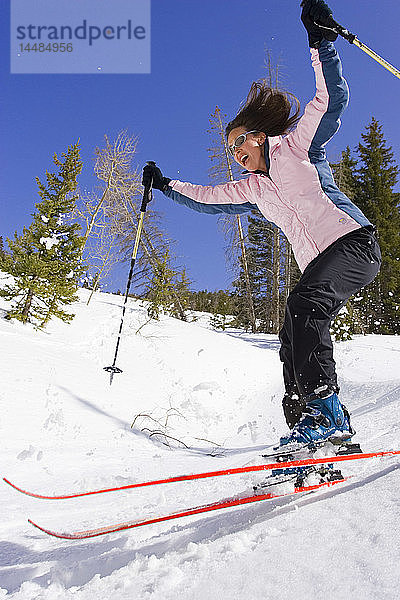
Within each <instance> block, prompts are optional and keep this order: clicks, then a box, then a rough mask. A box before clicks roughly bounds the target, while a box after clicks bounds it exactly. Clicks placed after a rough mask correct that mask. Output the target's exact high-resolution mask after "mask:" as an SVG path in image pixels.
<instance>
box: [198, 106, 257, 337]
mask: <svg viewBox="0 0 400 600" xmlns="http://www.w3.org/2000/svg"><path fill="white" fill-rule="evenodd" d="M224 117H225V115H222V114H221V110H220V108H219V107H218V106H216V107H215V111H214V112H213V113H212V115H211V117H210V126H211V128H210V133H211V134H213V135H214V138H215V139H214V144H215V145H214V147H213V148H210V149H209V153H210V159H211V161H214V163H215V164H214V165H213V166H212V167H211V168H210V176H211V178H212V179H214V180H217V181H218V183H221V181H224V182H225V181H234V180H235V175H234V169H235V168H237V167H236V165H235V163H234V162H233V161H232V159H231V156H230V153H229V149H228V144H227V141H226V137H225V126H224V123H223V118H224ZM237 175H238V174H237ZM220 223H221V224H222V228H223V231H224V234H225V239H227V240H228V260H230V262H231V264H232V263H233V264H234V265H235V267H236V270H237V265H238V257H239V255H240V256H241V265H242V268H243V271H244V275H245V285H246V298H247V307H248V313H249V321H250V325H251V330H252V332H253V333H255V331H256V330H257V325H256V316H255V312H254V303H253V298H252V294H251V286H250V278H249V269H248V261H247V256H246V245H245V236H244V232H243V226H242V221H241V218H240V215H235V216H234V217H231V216H228V215H224V216H223V217H220Z"/></svg>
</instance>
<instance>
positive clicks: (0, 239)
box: [0, 235, 6, 269]
mask: <svg viewBox="0 0 400 600" xmlns="http://www.w3.org/2000/svg"><path fill="white" fill-rule="evenodd" d="M5 255H6V253H5V252H4V244H3V236H2V235H0V269H1V264H2V263H1V261H2V260H4V258H5Z"/></svg>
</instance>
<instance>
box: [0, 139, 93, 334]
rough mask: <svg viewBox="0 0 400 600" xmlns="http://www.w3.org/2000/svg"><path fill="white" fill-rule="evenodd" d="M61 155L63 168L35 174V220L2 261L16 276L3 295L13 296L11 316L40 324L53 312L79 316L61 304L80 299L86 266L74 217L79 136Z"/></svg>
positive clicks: (10, 242)
mask: <svg viewBox="0 0 400 600" xmlns="http://www.w3.org/2000/svg"><path fill="white" fill-rule="evenodd" d="M62 157H63V158H64V161H63V160H60V159H59V158H58V157H57V155H56V154H55V155H54V158H53V162H54V164H55V165H56V167H58V173H49V172H47V171H46V184H44V183H42V182H41V181H40V180H39V178H37V179H36V181H37V184H38V187H39V192H38V193H39V196H40V197H41V199H42V200H41V202H39V203H37V204H36V212H35V213H34V214H33V222H32V223H31V225H30V226H29V227H24V229H23V232H22V234H21V235H18V234H17V233H15V236H14V239H13V240H10V239H9V240H8V245H9V247H10V251H11V253H10V254H9V255H7V256H6V258H5V260H4V261H3V263H4V267H5V270H6V271H7V272H8V273H10V274H11V275H12V276H13V277H14V281H13V283H12V284H8V285H6V286H5V288H4V289H2V290H0V295H1V296H2V297H4V298H6V299H7V300H11V301H13V307H12V308H11V309H10V310H9V312H8V314H7V317H8V318H16V319H18V320H20V321H22V322H23V323H26V322H32V323H34V324H35V325H36V326H38V327H39V328H43V327H45V325H46V324H47V322H48V321H49V320H50V319H51V318H52V317H53V316H56V317H59V318H60V319H62V320H63V321H66V322H68V321H70V320H71V319H72V318H73V317H74V315H72V314H70V313H67V312H65V311H64V310H62V308H61V307H62V306H63V305H68V304H71V303H72V302H75V301H76V300H77V299H78V297H77V296H76V291H77V280H78V278H79V276H80V274H81V272H82V269H81V264H80V256H81V248H82V237H80V236H79V234H78V232H79V230H80V226H79V225H77V224H73V223H71V220H70V216H71V214H72V212H73V210H74V208H75V201H76V195H75V191H76V187H77V176H78V175H79V173H80V172H81V170H82V162H81V160H80V154H79V142H78V143H76V144H74V145H73V146H70V147H69V148H68V151H67V152H66V153H63V154H62Z"/></svg>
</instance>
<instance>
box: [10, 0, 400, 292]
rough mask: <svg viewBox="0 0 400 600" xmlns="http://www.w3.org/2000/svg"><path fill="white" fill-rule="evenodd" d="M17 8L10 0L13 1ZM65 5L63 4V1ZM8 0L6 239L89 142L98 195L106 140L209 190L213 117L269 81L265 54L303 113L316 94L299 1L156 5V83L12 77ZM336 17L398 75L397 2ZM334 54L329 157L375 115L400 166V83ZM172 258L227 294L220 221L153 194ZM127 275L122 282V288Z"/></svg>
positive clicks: (338, 5) (335, 0) (367, 1)
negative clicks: (56, 167) (67, 160)
mask: <svg viewBox="0 0 400 600" xmlns="http://www.w3.org/2000/svg"><path fill="white" fill-rule="evenodd" d="M11 1H12V0H11ZM56 1H57V0H55V2H56ZM9 4H10V2H9V0H0V51H1V53H0V57H1V58H0V84H1V88H0V89H1V93H0V136H1V144H0V153H1V154H0V160H1V174H0V177H1V194H0V235H3V237H4V238H5V237H7V236H12V235H13V232H14V231H15V230H18V231H21V229H22V227H23V226H24V225H28V224H29V223H30V221H31V216H30V215H31V213H32V212H33V210H34V203H35V202H37V201H38V199H39V197H38V195H37V186H36V183H35V177H36V176H39V177H40V178H42V177H43V175H44V172H45V170H46V169H49V170H52V156H53V153H54V152H57V153H61V152H63V151H64V150H65V149H66V148H67V146H68V145H69V144H71V143H74V142H75V141H76V140H77V139H78V138H80V140H81V150H82V159H83V161H84V165H85V166H84V171H83V173H82V175H81V177H80V184H81V186H82V187H84V186H86V187H92V186H93V185H94V183H95V180H94V178H93V175H92V167H93V163H92V157H93V149H94V148H95V146H98V145H101V144H102V141H103V136H104V134H105V133H106V134H107V135H108V136H110V137H113V136H115V135H116V134H117V133H118V132H119V131H120V130H122V129H128V131H129V132H130V133H132V134H133V135H136V136H138V138H139V144H138V154H137V161H138V165H140V166H142V165H143V164H144V163H145V162H146V161H147V160H155V161H156V162H157V163H158V165H159V166H160V167H161V169H162V170H163V172H164V174H165V175H166V176H168V177H171V178H177V179H181V180H183V181H191V182H193V183H201V184H207V183H209V179H208V168H209V166H210V163H209V158H208V154H207V148H208V147H209V145H210V138H209V134H208V133H207V129H208V127H209V121H208V119H209V115H210V113H211V112H213V111H214V109H215V106H216V105H219V106H220V107H221V108H222V110H223V111H224V112H225V113H226V114H227V115H228V116H229V117H233V116H234V115H235V113H236V110H237V108H238V106H239V104H240V102H241V101H242V100H243V99H244V98H245V97H246V95H247V91H248V88H249V86H250V84H251V82H252V81H253V80H254V79H258V78H260V77H262V76H264V75H265V71H264V58H265V51H266V49H269V51H270V52H271V54H272V58H273V59H274V60H275V61H279V64H280V70H281V78H282V83H283V86H284V87H285V88H286V89H287V90H289V91H291V92H293V93H294V94H296V95H297V97H298V98H299V99H300V101H301V104H302V106H304V104H305V103H306V102H307V101H308V100H309V99H311V98H312V96H313V94H314V80H313V71H312V69H311V65H310V59H309V50H308V44H307V36H306V33H305V30H304V28H303V26H302V23H301V21H300V8H299V4H300V2H299V1H298V0H251V2H244V1H243V0H202V1H201V2H199V1H194V0H152V3H151V14H152V17H151V74H139V75H128V74H125V75H107V74H101V73H99V74H94V75H11V74H10V66H9ZM330 6H331V8H332V10H333V14H334V17H335V18H336V20H337V21H338V22H339V23H341V24H342V25H344V26H346V27H347V28H348V29H349V30H350V31H352V32H354V33H356V34H357V36H358V38H359V39H360V40H361V41H363V42H365V43H366V44H367V45H368V46H370V47H371V48H373V49H374V50H375V51H376V52H378V53H379V54H381V56H383V57H384V58H386V59H387V60H388V61H389V62H391V63H392V64H394V65H395V66H397V67H398V68H399V67H400V56H399V51H398V27H399V22H400V5H399V3H398V2H397V1H395V0H380V2H379V3H377V2H376V1H375V0H363V2H362V3H360V2H359V1H358V0H347V1H344V0H331V2H330ZM336 47H337V48H338V50H339V53H340V55H341V58H342V62H343V69H344V74H345V76H346V79H347V81H348V83H349V87H350V105H349V107H348V109H347V111H346V113H345V114H344V116H343V119H342V127H341V129H340V130H339V132H338V133H337V134H336V136H335V138H334V139H333V140H332V141H331V142H330V143H329V145H328V147H327V150H328V156H329V158H330V159H331V160H335V159H337V158H338V157H339V155H340V152H341V151H342V149H344V148H345V147H346V146H347V145H349V146H350V147H351V148H352V149H353V148H354V147H355V146H356V144H357V143H358V141H359V140H360V135H361V133H362V132H363V131H364V128H365V126H366V125H367V124H368V123H369V122H370V120H371V117H372V116H374V117H375V118H376V119H378V121H379V122H380V123H381V124H382V125H383V130H384V134H385V137H386V139H387V141H388V143H389V144H390V145H391V146H392V147H393V151H394V153H395V157H396V160H397V162H398V163H400V121H399V119H398V114H397V112H398V111H397V106H398V98H399V95H400V81H399V80H398V79H397V78H395V77H394V76H393V75H392V74H390V73H389V72H388V71H386V70H385V69H384V68H383V67H381V66H380V65H378V64H377V63H376V62H375V61H373V60H372V59H371V58H369V57H368V56H367V55H366V54H364V53H363V52H362V51H361V50H359V49H358V48H356V47H355V46H350V45H349V44H348V42H346V41H344V40H342V39H339V40H338V41H337V43H336ZM154 195H155V202H154V208H156V209H157V210H158V211H160V212H161V213H162V215H163V221H164V224H165V227H166V229H167V231H168V233H169V235H170V236H171V237H172V238H174V239H175V240H176V241H177V245H176V247H175V251H176V253H177V254H178V256H179V257H180V262H181V264H184V265H186V267H187V271H188V274H189V277H190V278H191V279H192V281H193V286H192V287H193V289H205V288H207V289H209V290H213V289H221V288H226V287H228V286H229V284H230V282H231V275H230V273H229V272H228V271H227V267H226V263H225V256H224V239H223V235H222V233H221V231H220V230H219V227H218V222H217V218H216V217H215V216H212V215H201V214H198V213H196V212H194V211H190V210H189V209H186V208H184V207H181V206H178V205H175V204H173V202H172V201H171V200H169V199H167V198H165V197H164V196H163V195H162V194H161V192H157V191H156V192H155V194H154ZM127 268H128V267H127V266H126V267H124V268H120V269H119V271H118V273H116V274H115V276H114V282H113V285H112V287H115V288H116V287H123V286H124V282H125V281H126V275H127Z"/></svg>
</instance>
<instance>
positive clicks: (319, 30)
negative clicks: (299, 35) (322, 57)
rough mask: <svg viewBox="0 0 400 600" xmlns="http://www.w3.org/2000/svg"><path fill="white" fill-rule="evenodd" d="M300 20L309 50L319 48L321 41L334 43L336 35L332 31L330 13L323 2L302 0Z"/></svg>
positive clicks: (333, 22)
mask: <svg viewBox="0 0 400 600" xmlns="http://www.w3.org/2000/svg"><path fill="white" fill-rule="evenodd" d="M301 6H302V7H303V10H302V13H301V20H302V22H303V25H304V27H305V28H306V29H307V33H308V41H309V44H310V48H319V46H320V44H321V42H322V40H323V39H325V40H328V41H330V42H334V41H335V40H336V38H337V33H336V32H335V31H332V27H334V26H335V21H334V20H333V16H332V11H331V9H330V8H329V6H328V5H327V4H326V3H325V2H324V1H323V0H303V1H302V3H301Z"/></svg>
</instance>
